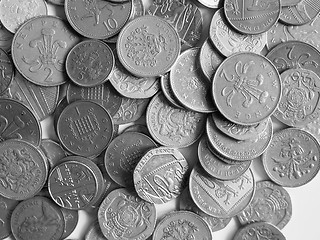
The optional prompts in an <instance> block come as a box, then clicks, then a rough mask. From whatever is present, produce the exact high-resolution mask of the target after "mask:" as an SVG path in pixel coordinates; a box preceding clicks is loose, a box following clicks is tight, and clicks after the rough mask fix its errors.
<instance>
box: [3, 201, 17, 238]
mask: <svg viewBox="0 0 320 240" xmlns="http://www.w3.org/2000/svg"><path fill="white" fill-rule="evenodd" d="M18 203H19V201H17V200H12V199H9V198H5V197H3V196H1V195H0V222H1V225H0V239H5V238H7V237H8V236H9V235H10V234H11V225H10V219H11V215H12V211H13V210H14V209H15V208H16V206H17V205H18Z"/></svg>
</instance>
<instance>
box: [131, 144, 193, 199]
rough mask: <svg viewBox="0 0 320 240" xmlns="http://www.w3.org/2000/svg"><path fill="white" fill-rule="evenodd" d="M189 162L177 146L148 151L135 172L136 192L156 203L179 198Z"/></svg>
mask: <svg viewBox="0 0 320 240" xmlns="http://www.w3.org/2000/svg"><path fill="white" fill-rule="evenodd" d="M187 170H188V162H187V161H186V159H185V158H184V156H183V155H182V154H181V153H180V152H179V150H177V149H175V148H168V147H159V148H155V149H151V150H149V151H148V152H146V153H145V154H144V155H143V156H142V158H141V160H140V161H139V163H138V164H137V166H136V168H135V169H134V172H133V182H134V187H135V189H136V192H137V193H138V195H139V197H141V198H142V199H144V200H146V201H148V202H151V203H156V204H162V203H166V202H168V201H170V200H172V199H174V198H177V197H178V196H179V195H180V193H181V192H182V190H183V188H184V186H185V182H186V178H187V175H186V173H187Z"/></svg>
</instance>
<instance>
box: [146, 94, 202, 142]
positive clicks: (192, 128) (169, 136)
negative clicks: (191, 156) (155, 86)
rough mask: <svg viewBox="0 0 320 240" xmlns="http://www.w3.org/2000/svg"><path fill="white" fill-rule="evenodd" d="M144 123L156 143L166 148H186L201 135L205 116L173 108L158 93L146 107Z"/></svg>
mask: <svg viewBox="0 0 320 240" xmlns="http://www.w3.org/2000/svg"><path fill="white" fill-rule="evenodd" d="M146 121H147V127H148V129H149V132H150V134H151V136H152V137H153V139H154V140H155V141H156V142H158V143H160V144H162V145H164V146H168V147H188V146H190V145H192V144H193V143H194V142H196V141H197V140H198V139H199V138H200V136H201V134H202V133H203V131H204V128H205V121H206V115H205V114H203V113H198V112H194V111H188V110H184V109H180V108H176V107H173V106H172V105H170V103H169V102H168V101H167V99H166V98H165V96H164V95H163V94H162V93H158V94H157V95H155V96H154V97H153V98H152V100H151V102H150V104H149V106H148V109H147V116H146Z"/></svg>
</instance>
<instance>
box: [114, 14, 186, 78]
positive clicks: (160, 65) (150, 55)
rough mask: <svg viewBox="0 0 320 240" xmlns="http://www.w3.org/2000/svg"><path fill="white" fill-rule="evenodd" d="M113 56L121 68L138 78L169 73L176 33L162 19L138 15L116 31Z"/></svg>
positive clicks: (176, 53)
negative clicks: (117, 35)
mask: <svg viewBox="0 0 320 240" xmlns="http://www.w3.org/2000/svg"><path fill="white" fill-rule="evenodd" d="M117 53H118V57H119V60H120V62H121V63H122V65H123V66H124V67H125V68H126V69H127V70H128V71H129V72H131V73H132V74H133V75H135V76H139V77H152V76H160V75H163V74H164V73H166V72H167V71H169V70H170V68H171V67H172V65H173V64H174V63H175V61H176V59H177V58H178V56H179V54H180V40H179V36H178V34H177V32H176V30H175V29H174V28H173V27H172V26H171V25H170V24H169V23H168V22H166V21H165V20H163V19H161V18H159V17H155V16H142V17H139V18H136V19H134V20H132V21H131V22H129V23H128V24H127V25H126V26H125V27H124V28H123V29H122V30H121V32H120V34H119V38H118V41H117Z"/></svg>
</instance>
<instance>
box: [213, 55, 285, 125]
mask: <svg viewBox="0 0 320 240" xmlns="http://www.w3.org/2000/svg"><path fill="white" fill-rule="evenodd" d="M281 89H282V84H281V79H280V75H279V73H278V71H277V69H276V68H275V66H274V65H273V64H272V63H271V62H270V61H269V60H268V59H267V58H265V57H264V56H261V55H258V54H255V53H237V54H234V55H232V56H231V57H229V58H227V59H226V60H225V61H223V63H222V64H221V65H220V66H219V68H218V69H217V72H216V74H215V75H214V79H213V85H212V92H213V98H214V100H215V103H216V106H217V108H218V110H219V111H220V112H221V113H222V115H223V116H224V117H225V118H227V119H228V120H230V121H231V122H234V123H237V124H240V125H253V124H257V123H259V122H261V121H263V120H264V119H266V118H268V117H269V116H271V115H272V114H273V112H274V111H275V110H276V108H277V107H278V103H279V101H280V98H281Z"/></svg>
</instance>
